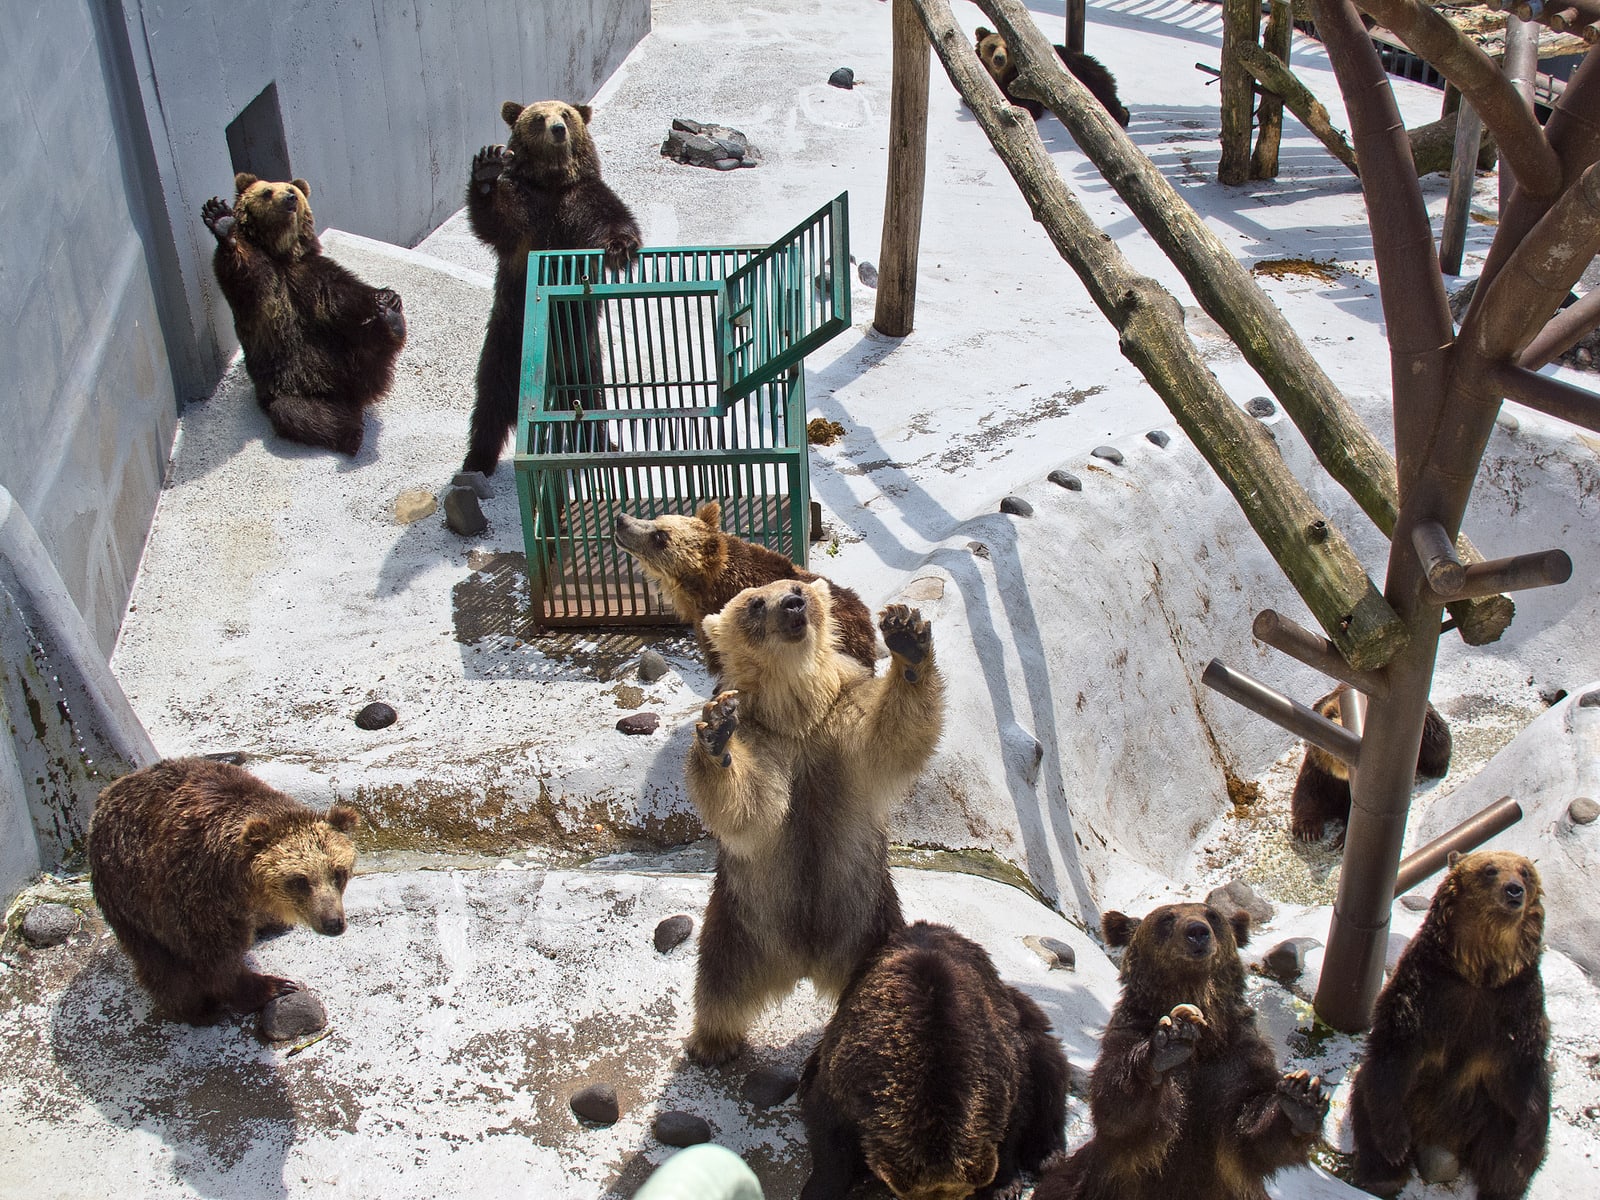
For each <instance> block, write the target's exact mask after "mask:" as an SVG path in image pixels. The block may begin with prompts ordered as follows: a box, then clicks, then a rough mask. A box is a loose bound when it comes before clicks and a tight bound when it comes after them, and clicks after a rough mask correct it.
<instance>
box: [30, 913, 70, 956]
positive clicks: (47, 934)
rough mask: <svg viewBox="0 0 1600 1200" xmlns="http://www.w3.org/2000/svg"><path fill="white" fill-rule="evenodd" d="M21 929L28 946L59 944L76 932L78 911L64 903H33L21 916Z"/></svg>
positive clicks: (42, 948)
mask: <svg viewBox="0 0 1600 1200" xmlns="http://www.w3.org/2000/svg"><path fill="white" fill-rule="evenodd" d="M21 929H22V936H23V937H24V938H26V939H27V942H28V944H29V945H30V946H36V947H38V948H39V949H41V950H44V949H48V948H49V947H51V946H59V945H60V944H61V943H62V942H64V941H66V940H67V939H68V938H69V937H71V936H72V935H73V934H74V933H76V932H77V930H78V912H77V910H76V909H74V908H71V907H69V906H68V905H65V904H35V905H34V906H33V907H32V908H30V909H29V910H28V911H27V913H26V914H25V915H24V916H23V918H22V926H21Z"/></svg>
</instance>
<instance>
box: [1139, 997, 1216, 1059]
mask: <svg viewBox="0 0 1600 1200" xmlns="http://www.w3.org/2000/svg"><path fill="white" fill-rule="evenodd" d="M1205 1027H1206V1018H1205V1014H1204V1013H1202V1012H1201V1011H1200V1010H1199V1009H1198V1008H1196V1007H1195V1006H1194V1005H1192V1004H1179V1005H1177V1006H1176V1007H1175V1008H1173V1010H1172V1011H1171V1012H1170V1013H1168V1014H1167V1015H1166V1016H1164V1017H1162V1018H1161V1020H1159V1021H1157V1022H1156V1031H1155V1032H1154V1033H1153V1034H1151V1035H1150V1065H1151V1066H1152V1067H1154V1068H1155V1069H1156V1071H1158V1072H1163V1071H1170V1070H1172V1068H1173V1067H1176V1066H1178V1065H1179V1064H1180V1063H1186V1062H1188V1061H1189V1060H1190V1059H1191V1058H1193V1057H1194V1048H1195V1043H1196V1042H1198V1041H1199V1040H1200V1032H1201V1030H1203V1029H1205Z"/></svg>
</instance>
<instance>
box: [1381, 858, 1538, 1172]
mask: <svg viewBox="0 0 1600 1200" xmlns="http://www.w3.org/2000/svg"><path fill="white" fill-rule="evenodd" d="M1543 937H1544V904H1543V903H1542V901H1541V899H1540V894H1539V873H1538V872H1537V871H1536V870H1535V869H1534V866H1533V864H1532V863H1531V862H1529V861H1528V860H1527V859H1526V858H1523V857H1522V856H1521V855H1520V854H1511V853H1508V852H1506V851H1503V850H1495V851H1479V852H1478V853H1475V854H1468V855H1466V856H1465V857H1457V856H1452V860H1451V867H1450V873H1449V874H1448V875H1446V876H1445V878H1444V882H1443V883H1441V884H1440V885H1439V890H1438V891H1436V892H1435V893H1434V895H1433V904H1432V906H1431V907H1430V908H1429V909H1428V915H1427V917H1426V918H1425V919H1424V920H1423V922H1422V928H1420V929H1419V930H1417V936H1416V937H1414V938H1412V939H1411V944H1410V945H1408V946H1407V947H1406V949H1405V953H1404V954H1402V955H1401V956H1400V961H1399V963H1398V964H1396V966H1395V969H1394V974H1393V975H1391V976H1390V978H1389V982H1388V984H1387V985H1385V987H1384V989H1383V991H1382V992H1381V993H1379V995H1378V1002H1377V1006H1376V1008H1375V1009H1374V1010H1373V1016H1372V1032H1371V1033H1369V1034H1368V1035H1367V1047H1366V1052H1365V1054H1364V1055H1363V1057H1362V1060H1361V1070H1360V1072H1359V1074H1357V1075H1356V1080H1355V1086H1354V1088H1353V1090H1352V1092H1351V1097H1350V1111H1351V1124H1352V1126H1353V1128H1354V1132H1355V1140H1356V1181H1357V1183H1359V1184H1360V1186H1362V1187H1364V1188H1366V1189H1367V1190H1368V1191H1370V1192H1376V1193H1380V1194H1383V1193H1393V1192H1397V1191H1399V1190H1400V1189H1401V1187H1403V1186H1404V1184H1405V1181H1406V1177H1407V1176H1408V1175H1409V1174H1410V1168H1411V1158H1412V1154H1413V1152H1414V1151H1415V1150H1416V1148H1417V1147H1419V1146H1439V1147H1443V1148H1444V1149H1446V1150H1449V1151H1451V1152H1452V1153H1453V1154H1455V1155H1456V1157H1457V1158H1458V1159H1460V1161H1461V1164H1462V1166H1463V1167H1465V1168H1466V1170H1467V1172H1468V1173H1470V1174H1471V1176H1472V1178H1473V1181H1474V1182H1475V1183H1476V1184H1477V1188H1478V1193H1477V1194H1478V1195H1479V1196H1480V1197H1482V1198H1483V1200H1515V1198H1516V1197H1519V1196H1522V1195H1523V1194H1524V1193H1526V1191H1527V1190H1528V1181H1529V1180H1530V1179H1532V1178H1533V1173H1534V1172H1535V1171H1537V1170H1538V1169H1539V1164H1540V1163H1541V1162H1543V1161H1544V1153H1545V1138H1546V1136H1547V1135H1548V1133H1549V1126H1550V1067H1549V1064H1548V1063H1547V1062H1546V1054H1547V1052H1548V1049H1549V1041H1550V1026H1549V1022H1548V1021H1547V1020H1546V1019H1545V1011H1544V985H1543V983H1542V981H1541V980H1540V978H1539V956H1540V953H1541V951H1542V949H1543Z"/></svg>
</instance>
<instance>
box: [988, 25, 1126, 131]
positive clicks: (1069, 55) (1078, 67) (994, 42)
mask: <svg viewBox="0 0 1600 1200" xmlns="http://www.w3.org/2000/svg"><path fill="white" fill-rule="evenodd" d="M975 36H976V37H977V39H978V58H979V59H980V60H982V62H983V65H984V69H985V70H987V71H988V72H989V77H990V78H991V79H993V80H994V81H995V82H996V83H997V84H999V85H1000V91H1001V93H1002V94H1004V96H1005V98H1006V99H1007V100H1008V101H1010V102H1011V103H1012V104H1015V105H1016V106H1017V107H1019V108H1025V109H1027V110H1028V114H1029V115H1030V116H1032V117H1033V119H1034V120H1035V121H1037V120H1038V119H1039V118H1040V117H1042V116H1044V105H1042V104H1040V103H1039V102H1038V101H1037V100H1029V99H1026V98H1025V97H1022V96H1013V95H1012V94H1011V83H1012V80H1014V79H1016V77H1017V64H1016V63H1015V62H1014V61H1013V60H1012V58H1011V52H1010V51H1009V50H1008V49H1007V48H1006V39H1005V38H1003V37H1001V36H1000V35H999V34H998V33H992V32H990V31H989V30H987V29H985V28H983V27H982V26H979V27H978V31H977V33H976V34H975ZM1056 55H1057V56H1058V57H1059V58H1060V59H1061V61H1062V62H1063V63H1064V64H1065V65H1066V68H1067V70H1069V71H1071V72H1072V73H1073V75H1075V76H1077V79H1078V82H1079V83H1081V84H1083V86H1084V87H1086V88H1088V89H1089V91H1090V92H1092V93H1093V94H1094V98H1095V99H1096V100H1098V101H1100V107H1101V108H1103V109H1105V110H1106V111H1107V112H1108V113H1110V114H1111V119H1112V120H1114V121H1115V122H1116V123H1117V124H1118V125H1121V126H1122V127H1123V128H1124V129H1126V128H1127V127H1128V119H1129V117H1128V110H1127V109H1126V108H1124V107H1122V101H1121V100H1119V99H1118V98H1117V81H1116V78H1115V77H1114V76H1113V75H1112V74H1111V72H1110V71H1108V70H1107V69H1106V67H1105V64H1104V63H1102V62H1101V61H1100V60H1099V59H1098V58H1094V57H1093V56H1091V55H1088V54H1085V53H1083V51H1081V50H1068V49H1067V48H1066V47H1065V46H1057V47H1056Z"/></svg>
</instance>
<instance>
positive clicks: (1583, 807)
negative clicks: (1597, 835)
mask: <svg viewBox="0 0 1600 1200" xmlns="http://www.w3.org/2000/svg"><path fill="white" fill-rule="evenodd" d="M1567 816H1568V817H1570V818H1571V819H1572V823H1573V824H1574V825H1593V824H1594V823H1595V820H1596V818H1600V804H1596V803H1595V802H1594V801H1593V800H1591V799H1590V798H1589V797H1588V796H1579V797H1578V798H1577V799H1576V800H1574V801H1573V802H1572V803H1571V804H1569V805H1567Z"/></svg>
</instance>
